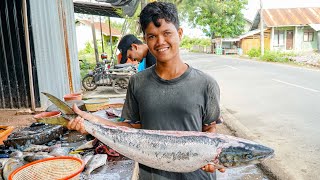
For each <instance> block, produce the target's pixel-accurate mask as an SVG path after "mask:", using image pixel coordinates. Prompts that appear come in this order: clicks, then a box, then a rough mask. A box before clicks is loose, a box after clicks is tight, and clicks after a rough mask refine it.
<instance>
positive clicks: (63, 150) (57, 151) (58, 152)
mask: <svg viewBox="0 0 320 180" xmlns="http://www.w3.org/2000/svg"><path fill="white" fill-rule="evenodd" d="M69 152H70V148H69V147H57V148H53V149H52V151H50V153H49V155H51V156H56V157H58V156H67V155H68V154H69Z"/></svg>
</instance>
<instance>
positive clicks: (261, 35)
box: [260, 0, 264, 56]
mask: <svg viewBox="0 0 320 180" xmlns="http://www.w3.org/2000/svg"><path fill="white" fill-rule="evenodd" d="M260 47H261V56H263V55H264V32H263V12H262V0H260Z"/></svg>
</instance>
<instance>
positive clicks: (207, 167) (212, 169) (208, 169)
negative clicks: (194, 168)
mask: <svg viewBox="0 0 320 180" xmlns="http://www.w3.org/2000/svg"><path fill="white" fill-rule="evenodd" d="M201 169H202V170H204V171H206V172H210V173H213V172H215V171H216V168H215V167H214V165H212V164H208V165H205V166H203V167H202V168H201ZM218 170H219V171H220V172H222V173H224V172H225V171H226V170H225V169H224V168H221V169H218Z"/></svg>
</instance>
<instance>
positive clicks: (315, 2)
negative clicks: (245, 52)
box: [244, 0, 320, 20]
mask: <svg viewBox="0 0 320 180" xmlns="http://www.w3.org/2000/svg"><path fill="white" fill-rule="evenodd" d="M262 4H263V8H266V9H271V8H296V7H320V0H262ZM259 8H260V0H248V6H247V9H246V10H245V11H244V15H245V17H246V18H248V19H250V20H253V18H254V16H255V14H256V12H257V10H258V9H259Z"/></svg>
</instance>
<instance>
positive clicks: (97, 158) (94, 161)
mask: <svg viewBox="0 0 320 180" xmlns="http://www.w3.org/2000/svg"><path fill="white" fill-rule="evenodd" d="M107 158H108V155H106V154H96V155H94V156H93V157H92V158H91V160H90V161H89V162H88V163H87V165H86V171H85V172H84V173H85V174H86V175H90V174H91V172H92V171H94V170H95V169H97V168H99V167H101V166H103V165H105V164H106V163H107Z"/></svg>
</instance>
